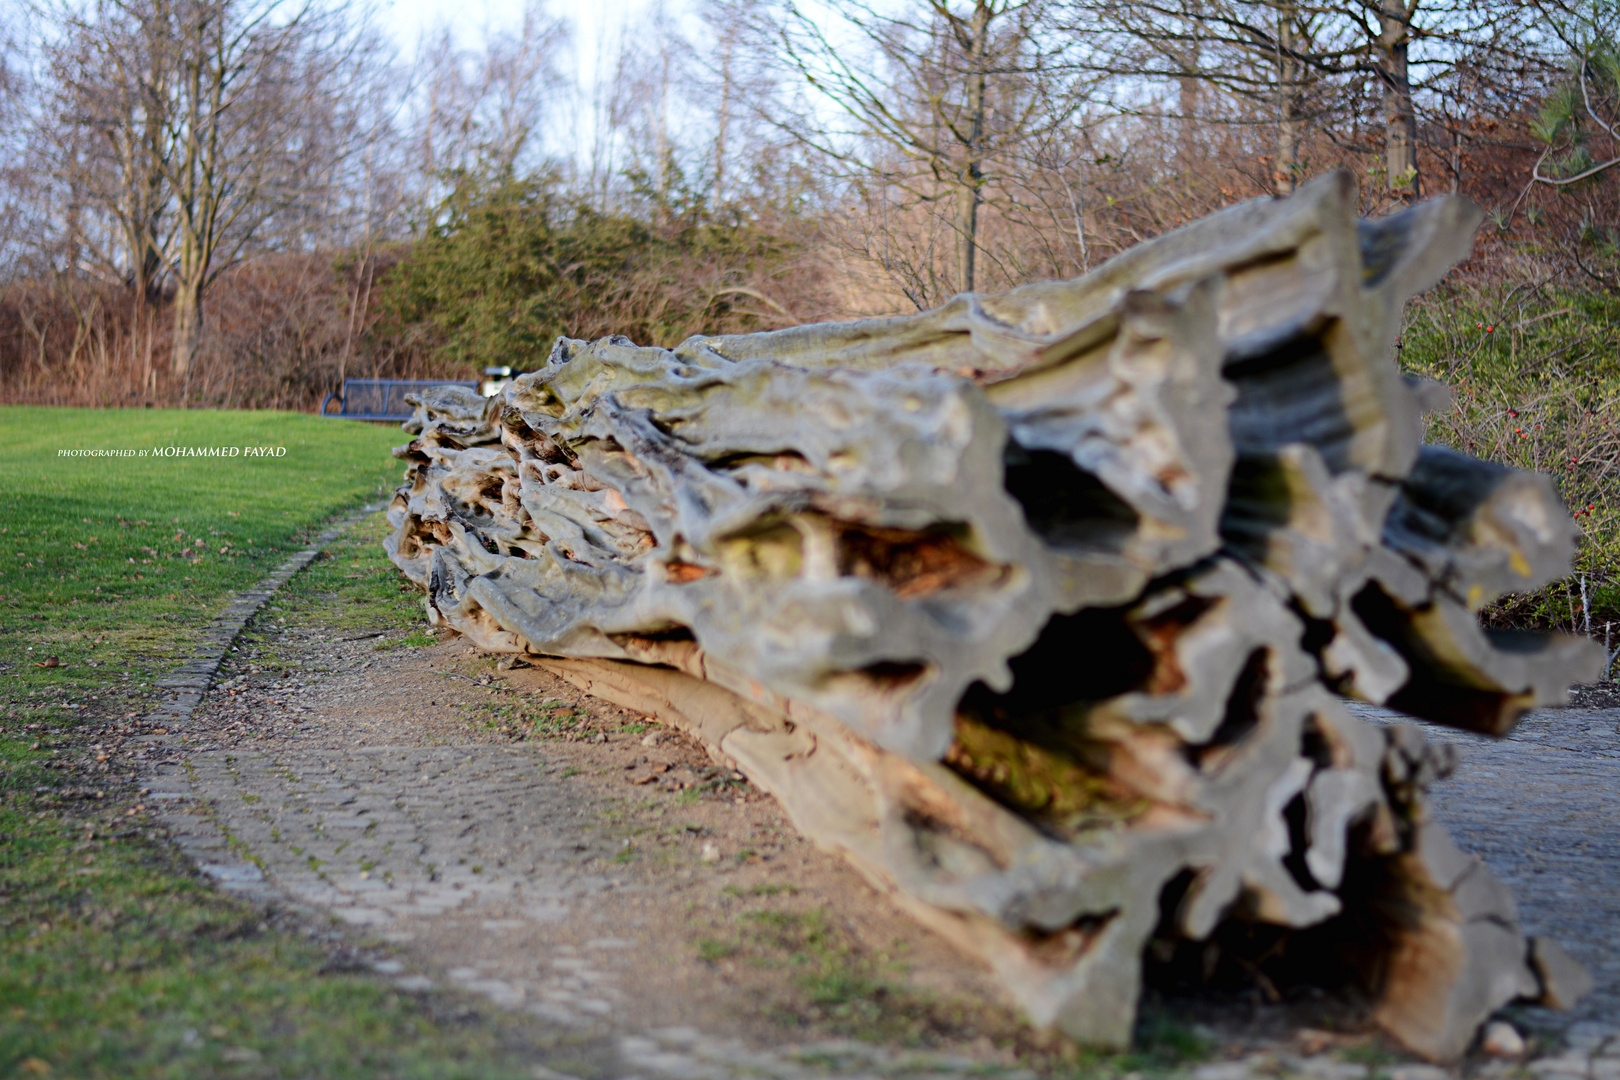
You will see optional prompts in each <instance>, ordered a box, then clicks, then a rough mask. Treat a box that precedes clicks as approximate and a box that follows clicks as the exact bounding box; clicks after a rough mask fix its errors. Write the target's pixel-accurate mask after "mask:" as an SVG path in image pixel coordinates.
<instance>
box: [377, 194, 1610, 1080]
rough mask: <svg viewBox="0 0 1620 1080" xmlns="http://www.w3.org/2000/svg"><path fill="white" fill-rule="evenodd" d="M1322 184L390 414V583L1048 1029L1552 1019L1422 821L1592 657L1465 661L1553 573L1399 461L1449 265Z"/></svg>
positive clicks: (1535, 539) (1516, 484) (1413, 443)
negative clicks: (916, 930) (1432, 295)
mask: <svg viewBox="0 0 1620 1080" xmlns="http://www.w3.org/2000/svg"><path fill="white" fill-rule="evenodd" d="M1356 205H1357V200H1356V192H1355V189H1354V185H1353V182H1352V181H1351V180H1350V178H1349V177H1348V176H1346V175H1343V174H1339V175H1333V176H1329V177H1325V178H1323V179H1321V180H1318V181H1316V182H1313V183H1312V184H1309V185H1306V186H1304V187H1302V188H1301V189H1300V190H1299V192H1298V193H1296V194H1295V195H1294V196H1292V197H1291V198H1288V199H1286V200H1269V199H1267V200H1257V201H1254V202H1250V203H1245V204H1241V205H1239V206H1236V207H1233V208H1231V209H1229V210H1227V211H1224V212H1222V213H1219V214H1216V215H1214V216H1213V217H1210V218H1207V219H1205V220H1202V221H1199V222H1197V223H1194V224H1192V225H1190V226H1187V227H1186V228H1183V229H1180V230H1178V231H1176V232H1173V233H1170V234H1168V235H1166V236H1164V237H1162V238H1160V239H1157V240H1154V241H1150V242H1148V243H1145V244H1143V245H1141V246H1139V247H1137V248H1134V249H1132V250H1130V251H1128V252H1126V253H1125V254H1123V255H1121V256H1119V257H1117V258H1115V259H1113V260H1111V261H1110V262H1108V263H1107V264H1105V265H1104V266H1102V267H1101V268H1100V269H1098V270H1097V271H1095V272H1093V273H1091V274H1089V275H1087V276H1085V277H1083V278H1079V279H1077V280H1073V281H1062V282H1043V283H1039V284H1034V285H1028V286H1024V287H1022V288H1018V289H1014V290H1012V291H1010V292H1006V293H1002V294H999V295H994V296H977V295H964V296H958V297H956V298H955V299H953V300H952V301H951V302H950V303H948V304H946V305H945V306H944V307H942V308H939V309H937V310H934V311H930V312H926V313H923V314H920V315H915V316H907V317H898V318H890V319H874V320H865V321H861V322H855V323H847V324H836V325H819V326H806V327H798V328H794V329H790V330H782V331H775V332H772V333H763V334H751V335H743V336H733V337H697V338H693V339H691V340H688V341H687V342H685V343H683V344H682V345H680V346H678V347H677V348H675V349H661V348H644V347H639V346H636V345H634V344H632V343H631V342H629V341H628V340H626V339H623V338H608V339H605V340H602V341H597V342H592V343H587V342H583V341H574V340H569V339H562V340H559V341H558V343H557V345H556V348H555V349H554V351H553V353H552V355H551V358H550V360H549V362H548V363H547V364H546V366H545V367H544V368H543V369H542V370H540V371H537V372H534V373H532V374H529V375H525V376H523V377H521V378H519V379H517V380H515V381H514V382H513V383H512V384H511V385H510V386H509V387H508V388H507V389H506V390H505V391H504V393H502V394H501V395H500V396H499V397H496V398H493V399H490V400H488V401H486V400H484V399H482V398H479V397H477V396H476V395H473V394H471V393H470V392H468V391H464V390H461V389H458V388H454V387H443V388H437V389H435V390H433V391H430V392H428V393H426V394H424V395H422V397H421V399H420V403H419V405H418V408H417V414H416V417H415V418H414V419H413V420H412V421H411V422H410V423H408V424H407V429H408V430H410V431H412V432H413V434H414V435H415V438H414V439H413V441H412V442H411V443H410V444H409V445H408V446H405V447H402V448H400V449H399V450H398V451H396V454H397V455H398V456H400V457H401V458H403V459H404V460H405V461H407V462H408V463H409V469H408V472H407V477H406V482H405V484H404V486H402V487H401V488H400V489H399V492H398V493H397V495H396V496H395V498H394V501H393V505H392V508H391V511H390V519H391V521H392V522H393V524H394V526H395V530H396V531H395V533H394V535H393V537H392V538H391V539H390V540H389V542H388V549H389V553H390V555H391V556H392V558H393V559H394V561H395V562H396V563H397V564H398V565H399V567H400V568H401V569H402V570H403V571H404V572H405V573H406V574H407V575H408V576H409V577H410V578H411V579H412V580H413V581H415V582H417V583H418V584H419V585H421V586H422V587H423V588H424V589H425V590H426V591H427V605H428V612H429V616H430V618H431V620H432V621H433V622H434V623H435V624H438V625H443V626H449V627H452V628H454V629H455V630H456V631H459V632H460V633H463V634H466V635H468V636H469V637H470V638H472V639H473V640H474V641H475V642H477V643H478V644H479V645H481V646H483V647H485V648H488V649H492V650H497V651H508V652H526V653H529V654H532V655H535V656H539V657H545V658H547V659H546V660H544V661H543V663H545V664H546V666H548V667H549V668H550V669H551V670H553V671H555V672H557V673H558V674H560V675H562V676H563V677H564V678H566V679H568V680H570V681H571V682H573V683H574V684H576V685H578V686H580V687H582V688H583V689H586V690H588V691H590V692H591V693H593V694H597V695H599V696H601V697H603V698H606V699H607V700H610V701H613V702H616V703H618V704H621V705H624V706H627V707H630V708H634V709H637V710H640V711H642V712H644V713H647V714H648V715H651V716H655V717H657V718H658V719H659V720H661V721H663V722H665V723H668V724H671V725H674V726H675V727H678V728H680V729H682V730H684V731H686V732H688V733H690V734H691V735H693V736H694V737H696V738H697V739H699V740H700V741H701V742H703V744H704V745H706V746H707V747H708V748H709V749H710V752H711V753H712V754H714V755H715V756H717V757H719V758H722V759H724V760H727V761H729V762H733V763H735V765H736V766H737V767H738V768H740V769H742V770H743V771H744V772H745V773H747V775H748V776H749V777H750V778H751V779H752V780H753V781H754V782H756V783H757V784H759V785H760V786H762V787H764V788H765V789H767V790H769V791H770V792H772V793H773V794H774V795H775V796H776V798H778V799H779V800H780V801H781V803H782V805H783V806H784V807H785V809H786V810H787V812H788V813H789V815H791V817H792V818H793V820H794V822H795V823H796V824H797V826H798V827H799V828H800V829H801V830H802V831H803V832H804V833H805V834H806V835H808V836H810V837H811V838H813V839H815V840H816V841H817V842H819V843H821V844H823V845H825V846H827V847H829V848H832V849H835V850H837V851H839V852H841V853H843V854H844V855H845V856H846V857H847V858H848V859H849V860H850V862H851V863H852V864H853V865H855V866H856V867H857V868H858V869H859V870H860V871H861V872H862V873H863V874H864V875H865V876H866V877H867V878H868V879H869V880H870V881H871V882H872V883H873V885H874V886H875V887H877V888H878V889H880V890H882V891H883V892H885V893H886V894H888V895H889V896H891V897H892V898H893V899H894V901H895V902H897V903H898V904H900V905H902V906H903V907H904V908H905V909H906V910H908V911H909V912H911V913H912V914H913V915H914V916H915V917H916V918H917V919H919V920H920V921H922V922H923V923H925V924H927V925H928V926H930V927H932V928H934V929H935V930H937V931H939V932H940V933H942V934H944V935H946V936H947V937H948V938H950V939H951V940H952V941H953V942H955V943H957V944H958V945H959V946H961V947H962V948H963V949H964V950H966V951H967V952H969V953H971V954H973V955H974V956H977V957H979V958H981V959H982V960H983V961H984V962H985V963H986V964H988V965H989V966H990V967H991V968H992V969H993V970H994V971H995V972H996V973H997V974H998V976H999V977H1000V979H1001V981H1002V983H1003V984H1004V985H1005V987H1006V989H1007V991H1008V993H1009V994H1010V996H1011V997H1012V998H1013V999H1014V1000H1015V1001H1016V1002H1017V1003H1018V1004H1019V1005H1020V1006H1021V1007H1022V1008H1023V1009H1024V1010H1025V1011H1026V1012H1027V1014H1028V1015H1029V1017H1030V1018H1031V1020H1032V1021H1033V1022H1034V1023H1036V1024H1039V1025H1043V1026H1050V1027H1054V1028H1057V1029H1059V1030H1061V1031H1063V1032H1064V1033H1066V1034H1067V1035H1069V1036H1071V1037H1073V1038H1075V1039H1077V1040H1079V1041H1082V1042H1086V1043H1091V1044H1095V1045H1100V1046H1108V1047H1119V1046H1123V1045H1125V1044H1127V1043H1128V1041H1129V1039H1130V1034H1131V1029H1132V1024H1133V1021H1134V1017H1135V1012H1136V1006H1137V1000H1138V997H1139V993H1140V989H1141V987H1142V984H1143V979H1144V973H1145V972H1147V973H1149V974H1151V975H1152V977H1154V978H1161V979H1165V980H1177V979H1184V978H1186V977H1188V973H1189V972H1201V974H1202V977H1205V978H1207V977H1209V976H1210V975H1211V973H1212V972H1215V971H1218V970H1219V969H1220V967H1221V965H1222V964H1223V963H1228V964H1235V965H1237V966H1239V967H1241V968H1242V969H1243V970H1245V971H1247V972H1250V973H1252V974H1255V975H1257V977H1259V978H1261V979H1263V980H1265V981H1266V982H1267V984H1268V985H1275V984H1277V983H1280V982H1284V981H1316V982H1325V983H1349V984H1354V985H1355V986H1357V987H1359V988H1360V989H1361V990H1362V991H1363V992H1364V993H1366V994H1367V995H1368V998H1369V1000H1370V1001H1372V1002H1373V1007H1374V1015H1375V1017H1376V1019H1377V1020H1378V1022H1379V1023H1381V1024H1382V1025H1383V1026H1384V1027H1385V1028H1386V1029H1387V1030H1388V1031H1390V1032H1391V1033H1392V1034H1393V1035H1394V1036H1395V1037H1396V1038H1398V1039H1399V1040H1401V1041H1402V1042H1403V1043H1404V1044H1406V1045H1407V1046H1408V1047H1410V1048H1412V1049H1413V1050H1415V1051H1417V1052H1419V1053H1422V1054H1425V1055H1427V1056H1429V1057H1432V1058H1435V1059H1438V1060H1444V1059H1450V1058H1454V1057H1456V1056H1457V1055H1459V1054H1460V1053H1461V1052H1462V1051H1463V1050H1464V1049H1466V1047H1467V1045H1468V1044H1469V1042H1470V1040H1471V1039H1472V1038H1473V1037H1474V1034H1475V1032H1476V1030H1477V1028H1478V1027H1479V1025H1480V1024H1481V1023H1482V1022H1483V1021H1484V1019H1485V1018H1486V1017H1488V1016H1489V1015H1490V1013H1491V1012H1492V1011H1493V1010H1495V1009H1497V1008H1499V1007H1500V1006H1501V1005H1503V1004H1505V1003H1507V1002H1508V1001H1511V1000H1513V999H1516V998H1527V999H1535V1000H1541V1001H1544V1002H1547V1003H1550V1004H1567V1003H1569V1002H1570V1001H1571V1000H1573V998H1575V997H1577V996H1579V994H1580V993H1581V992H1582V990H1583V986H1585V985H1587V979H1586V975H1585V973H1584V972H1583V971H1581V970H1580V969H1579V967H1578V966H1576V965H1575V964H1574V962H1573V961H1572V960H1570V959H1569V957H1568V956H1567V954H1565V953H1564V952H1563V950H1562V949H1560V948H1559V947H1558V946H1557V945H1556V944H1555V943H1553V942H1550V941H1546V940H1533V941H1527V940H1526V939H1525V938H1524V936H1523V935H1522V934H1521V933H1520V931H1519V929H1518V925H1517V917H1516V913H1515V911H1514V906H1513V900H1512V897H1511V896H1510V895H1509V894H1508V893H1507V890H1506V889H1505V888H1504V887H1503V886H1502V885H1501V883H1500V882H1498V881H1497V879H1496V878H1495V877H1493V876H1492V874H1491V873H1490V871H1489V869H1487V868H1486V867H1485V866H1484V864H1483V863H1481V862H1480V861H1479V860H1477V859H1475V858H1472V857H1470V856H1467V855H1465V854H1463V853H1461V852H1459V851H1458V850H1457V849H1456V847H1455V846H1454V845H1453V844H1452V843H1451V841H1450V839H1449V838H1448V837H1447V835H1446V833H1445V831H1444V829H1443V828H1442V827H1441V826H1440V825H1439V824H1438V823H1436V822H1434V821H1433V820H1431V819H1430V817H1429V816H1428V814H1427V812H1426V811H1425V807H1424V795H1423V792H1424V788H1425V786H1426V785H1427V784H1428V783H1430V782H1431V781H1432V780H1434V779H1436V778H1437V777H1438V776H1441V775H1444V773H1445V772H1446V771H1447V770H1448V769H1449V767H1450V761H1449V758H1448V755H1447V754H1446V752H1445V748H1444V747H1443V746H1441V747H1436V746H1431V745H1428V744H1427V743H1426V742H1425V740H1424V736H1423V734H1422V732H1421V730H1420V729H1419V728H1418V727H1417V726H1416V725H1411V724H1406V725H1396V726H1390V727H1381V726H1374V725H1370V724H1367V723H1365V722H1362V721H1360V720H1357V719H1356V718H1354V717H1352V716H1351V715H1350V714H1349V713H1348V712H1347V711H1346V710H1345V708H1344V707H1343V705H1342V704H1341V695H1344V696H1352V697H1356V698H1360V699H1363V700H1366V701H1370V702H1375V703H1381V704H1388V705H1390V706H1392V707H1394V708H1397V709H1400V710H1403V711H1405V712H1406V713H1408V714H1410V715H1412V716H1416V717H1421V718H1424V719H1427V720H1431V721H1436V722H1439V723H1444V724H1449V725H1454V726H1457V727H1461V728H1466V729H1468V730H1472V731H1480V732H1487V733H1490V734H1494V735H1503V734H1505V733H1507V732H1508V731H1509V730H1510V729H1511V728H1512V726H1513V724H1514V722H1515V721H1516V719H1517V718H1518V717H1519V716H1520V715H1522V714H1523V712H1524V711H1525V710H1527V709H1529V708H1531V707H1533V706H1535V705H1538V704H1547V703H1552V702H1555V701H1560V700H1562V698H1563V694H1564V691H1565V688H1566V687H1567V686H1568V685H1569V684H1570V683H1572V682H1577V681H1584V680H1589V679H1590V678H1592V677H1594V676H1595V675H1596V673H1597V671H1598V668H1599V666H1600V665H1601V663H1602V650H1601V648H1599V647H1598V646H1596V645H1595V644H1593V643H1591V642H1588V641H1586V640H1584V639H1579V638H1571V637H1568V636H1562V635H1556V634H1529V633H1512V634H1506V633H1496V632H1491V631H1486V630H1482V629H1481V628H1480V626H1479V624H1478V621H1477V619H1476V617H1475V612H1476V611H1477V610H1478V609H1479V608H1480V607H1481V606H1483V605H1484V604H1487V603H1489V602H1490V601H1492V600H1494V599H1495V598H1497V597H1499V596H1501V595H1502V594H1503V593H1505V592H1508V591H1511V590H1516V589H1526V588H1533V587H1536V586H1538V585H1540V584H1543V583H1545V582H1547V581H1550V580H1554V579H1556V578H1557V577H1559V576H1561V575H1563V574H1565V573H1567V572H1568V568H1569V560H1570V556H1571V552H1572V550H1573V536H1574V530H1573V525H1572V523H1571V521H1570V519H1569V517H1568V516H1567V514H1566V513H1565V511H1564V509H1563V506H1562V504H1561V503H1560V501H1559V499H1558V497H1557V495H1556V493H1555V491H1554V489H1553V487H1552V485H1551V483H1550V482H1549V481H1548V480H1547V479H1546V478H1545V477H1543V476H1539V475H1536V474H1530V473H1524V472H1518V471H1514V470H1510V469H1506V468H1503V467H1501V466H1498V465H1494V464H1490V463H1487V462H1482V461H1477V460H1475V459H1472V458H1469V457H1466V456H1463V455H1460V454H1457V453H1455V452H1453V451H1450V450H1446V449H1442V448H1439V447H1434V446H1426V445H1422V444H1421V416H1422V413H1423V411H1424V410H1425V409H1426V408H1435V407H1444V406H1445V404H1446V400H1447V395H1446V393H1445V391H1444V390H1443V389H1442V388H1440V387H1437V386H1433V385H1427V384H1415V383H1413V382H1411V381H1409V380H1407V379H1405V378H1403V376H1402V375H1401V374H1400V372H1399V371H1398V370H1397V368H1396V366H1395V364H1394V363H1393V360H1392V352H1393V347H1394V342H1395V337H1396V334H1397V331H1398V329H1399V323H1400V318H1401V311H1402V307H1403V305H1404V304H1405V302H1406V301H1407V300H1408V299H1409V298H1410V297H1411V296H1412V295H1414V294H1415V293H1417V292H1418V291H1420V290H1422V289H1425V288H1427V287H1429V286H1430V285H1432V284H1434V283H1435V282H1436V281H1437V280H1439V278H1440V277H1441V276H1442V275H1443V274H1444V273H1445V271H1446V270H1447V269H1449V268H1450V267H1451V266H1452V265H1453V264H1454V263H1455V262H1457V261H1458V260H1459V259H1460V258H1462V257H1463V256H1464V255H1465V254H1466V253H1467V251H1468V249H1469V246H1470V244H1471V243H1472V237H1473V232H1474V229H1475V227H1476V225H1477V222H1478V213H1477V211H1476V210H1475V209H1474V208H1473V207H1472V206H1471V205H1470V204H1468V203H1466V202H1464V201H1462V200H1460V199H1455V198H1448V199H1436V200H1431V201H1429V202H1426V203H1423V204H1421V205H1419V206H1416V207H1413V208H1411V209H1408V210H1406V211H1403V212H1402V213H1399V214H1397V215H1395V216H1393V217H1389V218H1385V219H1382V220H1377V221H1363V220H1358V218H1357V216H1356Z"/></svg>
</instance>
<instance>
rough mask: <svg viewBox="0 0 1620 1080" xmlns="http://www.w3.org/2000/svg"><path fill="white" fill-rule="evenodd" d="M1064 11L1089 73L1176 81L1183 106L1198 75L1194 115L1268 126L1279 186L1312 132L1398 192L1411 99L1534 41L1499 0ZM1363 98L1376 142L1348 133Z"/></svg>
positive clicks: (1293, 176) (1409, 160)
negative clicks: (1198, 106) (1086, 46)
mask: <svg viewBox="0 0 1620 1080" xmlns="http://www.w3.org/2000/svg"><path fill="white" fill-rule="evenodd" d="M1071 10H1072V11H1073V12H1074V16H1073V19H1074V21H1073V22H1072V23H1071V25H1072V26H1075V27H1076V28H1079V27H1086V28H1092V29H1095V30H1096V31H1098V32H1099V37H1100V43H1099V47H1098V48H1097V49H1096V50H1095V52H1094V53H1093V62H1094V63H1095V64H1097V65H1098V67H1099V69H1100V70H1102V71H1105V72H1106V73H1108V74H1110V75H1113V76H1118V77H1124V78H1127V79H1140V78H1142V77H1147V78H1149V79H1156V80H1163V81H1164V82H1165V83H1168V84H1179V86H1180V87H1181V94H1180V96H1181V100H1182V101H1183V102H1186V101H1187V100H1189V95H1188V94H1187V91H1186V87H1187V84H1188V82H1189V81H1197V82H1201V83H1203V84H1205V85H1207V86H1209V87H1211V89H1212V90H1213V91H1214V94H1213V95H1212V96H1211V97H1210V98H1208V99H1207V100H1206V103H1205V105H1204V107H1203V109H1202V115H1201V116H1199V117H1197V118H1196V119H1198V120H1199V121H1200V122H1202V123H1204V124H1223V123H1225V124H1239V125H1243V126H1248V127H1253V126H1256V125H1267V126H1270V127H1272V128H1273V130H1274V141H1273V146H1274V152H1273V153H1274V161H1273V173H1274V186H1275V189H1276V190H1277V191H1278V192H1279V193H1280V194H1286V193H1287V192H1288V191H1291V190H1292V189H1293V187H1294V185H1295V183H1296V182H1297V181H1298V179H1299V178H1300V175H1301V170H1302V163H1301V158H1300V155H1301V153H1302V150H1303V146H1304V142H1305V139H1306V138H1307V135H1308V133H1315V134H1316V135H1317V136H1318V137H1321V138H1325V139H1327V140H1328V141H1330V142H1331V143H1333V144H1336V145H1338V146H1340V147H1342V148H1345V149H1350V150H1354V151H1360V152H1368V153H1373V152H1375V153H1376V154H1377V156H1378V158H1379V159H1380V160H1379V166H1378V172H1379V173H1381V175H1382V177H1383V187H1384V189H1385V191H1386V192H1387V194H1388V195H1389V196H1390V197H1391V198H1394V199H1396V200H1399V201H1410V200H1412V199H1414V198H1416V197H1417V196H1418V195H1419V194H1420V193H1421V189H1422V186H1423V184H1422V178H1421V176H1420V169H1419V160H1418V153H1417V152H1418V126H1419V121H1420V118H1421V113H1422V104H1423V100H1424V99H1425V98H1426V97H1427V98H1434V99H1435V103H1436V104H1438V100H1439V97H1440V96H1441V95H1439V93H1438V91H1439V88H1440V87H1441V86H1442V85H1443V84H1444V83H1446V82H1447V80H1451V79H1453V75H1454V73H1455V71H1456V70H1457V69H1458V67H1459V65H1462V64H1467V65H1470V66H1471V67H1472V69H1473V71H1474V72H1475V73H1476V74H1478V73H1481V72H1484V71H1486V70H1487V69H1489V68H1490V67H1491V66H1492V65H1497V66H1505V67H1522V66H1523V64H1524V63H1525V62H1526V58H1527V56H1528V55H1529V54H1530V53H1531V52H1532V51H1533V50H1532V45H1531V44H1530V39H1532V38H1533V37H1534V36H1535V35H1534V34H1533V33H1532V31H1531V26H1532V24H1533V15H1532V14H1530V13H1529V10H1530V9H1528V8H1527V6H1526V5H1523V4H1519V3H1515V2H1509V0H1479V2H1474V3H1464V2H1463V0H1144V2H1141V3H1134V4H1128V5H1126V4H1114V3H1108V2H1103V0H1078V2H1077V3H1075V4H1074V5H1073V6H1072V8H1071ZM1414 49H1416V50H1418V51H1417V52H1414ZM1368 96H1376V97H1377V99H1378V109H1379V122H1378V125H1377V134H1376V137H1375V144H1374V145H1368V144H1367V143H1366V142H1365V141H1364V140H1363V139H1362V138H1361V135H1360V131H1361V128H1362V122H1361V117H1362V116H1363V115H1364V113H1363V108H1362V106H1363V103H1364V100H1365V98H1366V97H1368ZM1223 104H1224V105H1225V108H1224V109H1223ZM1183 112H1184V113H1185V112H1186V110H1185V109H1184V110H1183Z"/></svg>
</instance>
